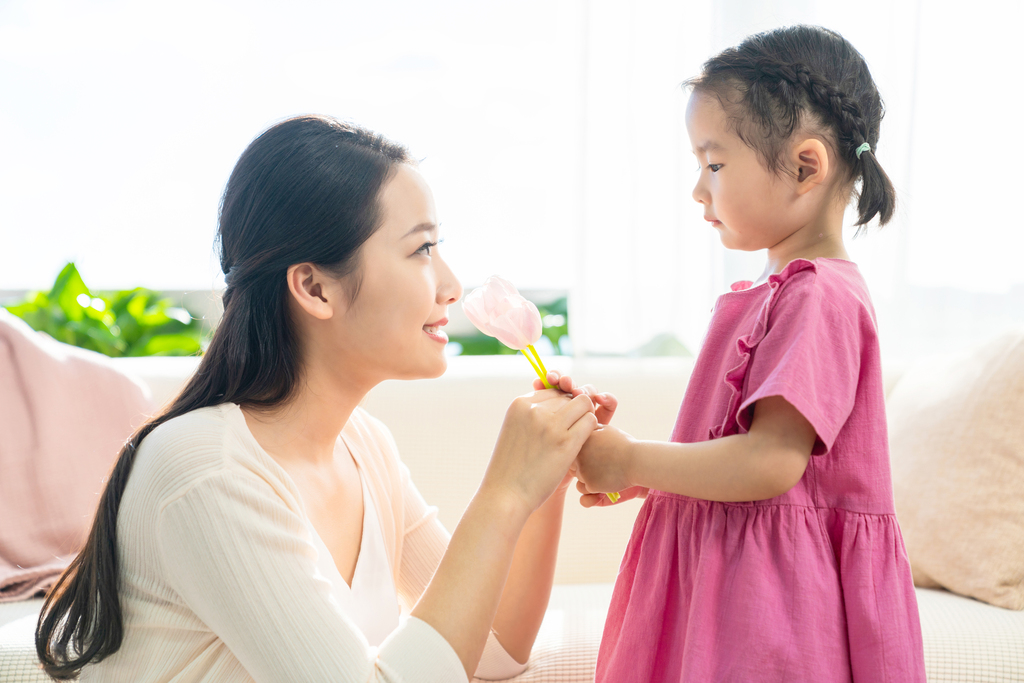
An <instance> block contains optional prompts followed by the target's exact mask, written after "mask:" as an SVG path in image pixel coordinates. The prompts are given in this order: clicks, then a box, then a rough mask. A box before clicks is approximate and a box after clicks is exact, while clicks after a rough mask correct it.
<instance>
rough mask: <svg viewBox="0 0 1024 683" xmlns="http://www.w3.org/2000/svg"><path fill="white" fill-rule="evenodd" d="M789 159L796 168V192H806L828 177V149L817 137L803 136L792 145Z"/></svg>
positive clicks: (822, 183)
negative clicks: (802, 138) (803, 137)
mask: <svg viewBox="0 0 1024 683" xmlns="http://www.w3.org/2000/svg"><path fill="white" fill-rule="evenodd" d="M790 161H791V162H792V164H793V165H794V167H795V168H796V188H795V189H796V193H797V194H800V195H802V194H806V193H808V192H810V191H811V190H813V189H814V188H815V187H818V186H819V185H822V186H823V185H824V184H825V181H826V180H827V179H828V177H829V171H830V168H829V163H828V150H826V149H825V144H824V143H823V142H822V141H821V140H819V139H818V138H805V139H804V140H801V141H800V142H797V143H796V145H794V146H793V150H792V152H791V155H790Z"/></svg>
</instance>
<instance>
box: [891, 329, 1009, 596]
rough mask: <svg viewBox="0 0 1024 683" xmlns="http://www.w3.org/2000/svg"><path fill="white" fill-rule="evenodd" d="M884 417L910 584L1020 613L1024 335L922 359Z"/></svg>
mask: <svg viewBox="0 0 1024 683" xmlns="http://www.w3.org/2000/svg"><path fill="white" fill-rule="evenodd" d="M887 412H888V418H889V444H890V447H891V451H892V476H893V491H894V494H895V497H896V515H897V517H898V518H899V522H900V526H901V527H902V529H903V538H904V540H905V542H906V544H907V552H908V553H909V554H910V564H911V568H912V570H913V574H914V583H915V584H917V585H918V586H922V587H926V588H937V587H943V588H947V589H949V590H951V591H953V592H955V593H960V594H961V595H967V596H970V597H973V598H977V599H978V600H984V601H985V602H988V603H991V604H993V605H997V606H1000V607H1006V608H1009V609H1016V610H1019V609H1024V418H1022V416H1024V331H1021V332H1012V333H1008V334H1005V335H1003V336H1001V337H999V338H997V339H994V340H992V341H990V342H988V343H987V344H984V345H982V346H979V347H978V348H976V349H973V350H970V351H967V352H964V353H961V354H957V355H950V356H937V357H931V358H925V359H922V360H921V361H919V362H918V363H916V364H915V365H914V366H912V367H911V368H910V369H908V370H907V372H906V374H904V375H903V377H902V378H901V379H900V381H899V383H898V384H897V385H896V387H895V388H894V389H893V391H892V394H891V395H890V396H889V400H888V406H887Z"/></svg>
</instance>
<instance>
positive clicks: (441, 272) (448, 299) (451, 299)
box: [434, 256, 462, 305]
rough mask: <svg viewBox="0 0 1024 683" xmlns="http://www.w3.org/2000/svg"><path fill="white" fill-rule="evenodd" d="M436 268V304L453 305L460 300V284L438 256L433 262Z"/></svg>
mask: <svg viewBox="0 0 1024 683" xmlns="http://www.w3.org/2000/svg"><path fill="white" fill-rule="evenodd" d="M434 264H435V267H436V268H437V303H439V304H446V305H449V304H453V303H455V302H456V301H458V300H459V299H461V298H462V283H461V282H459V279H458V278H457V277H455V273H453V272H452V269H451V268H449V267H448V264H447V263H446V262H445V260H444V259H442V258H441V257H440V256H437V257H436V259H435V261H434Z"/></svg>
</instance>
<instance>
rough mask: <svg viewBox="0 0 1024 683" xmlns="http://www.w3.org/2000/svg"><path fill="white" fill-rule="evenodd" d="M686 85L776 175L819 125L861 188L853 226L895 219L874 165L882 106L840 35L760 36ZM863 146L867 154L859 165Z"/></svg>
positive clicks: (819, 31) (792, 31)
mask: <svg viewBox="0 0 1024 683" xmlns="http://www.w3.org/2000/svg"><path fill="white" fill-rule="evenodd" d="M686 85H688V86H690V87H692V88H693V89H694V92H704V93H708V94H712V95H714V96H716V97H717V98H718V100H719V102H721V103H722V107H723V108H724V109H725V110H726V112H727V113H728V114H729V115H730V120H731V122H732V126H733V129H734V130H735V131H736V134H737V135H739V137H740V138H741V139H742V140H743V142H744V143H746V145H747V146H748V147H750V148H751V149H753V150H754V151H756V152H757V154H758V156H759V157H760V159H761V161H762V163H763V164H764V166H765V167H766V168H767V169H768V170H770V171H773V172H778V171H779V170H780V165H781V159H782V151H783V148H784V146H785V144H786V142H787V141H789V139H790V137H791V136H792V135H793V133H794V132H795V131H796V130H797V129H798V128H799V127H801V126H802V125H807V124H811V125H812V126H813V125H814V124H817V126H819V127H820V128H821V129H822V130H821V131H820V132H821V133H822V134H824V135H825V137H826V139H827V140H829V141H830V143H831V144H832V146H833V149H834V150H835V151H836V153H837V154H838V156H839V158H840V159H842V160H843V162H844V163H845V165H846V167H847V168H848V169H849V172H850V176H851V178H852V179H853V180H857V179H858V178H859V179H860V181H861V187H860V197H859V200H858V203H857V211H858V213H859V214H860V216H859V220H858V221H857V225H858V226H864V225H866V224H867V223H868V221H870V220H871V219H872V218H874V217H875V216H878V219H879V220H878V222H879V224H880V225H885V224H886V223H888V222H889V220H890V219H891V218H892V214H893V211H894V209H895V207H896V190H895V189H894V188H893V185H892V182H891V181H890V180H889V176H888V175H886V173H885V171H884V170H882V166H881V165H880V164H879V163H878V159H877V158H876V157H875V149H876V148H877V145H878V133H879V127H880V125H881V122H882V116H883V114H884V108H883V105H882V98H881V97H880V96H879V94H878V89H877V88H876V87H875V82H874V81H873V80H872V78H871V72H870V71H868V65H867V64H866V63H865V61H864V57H863V56H862V55H861V54H860V53H859V52H857V50H856V49H855V48H854V47H853V45H851V44H850V43H849V41H847V40H846V39H845V38H843V37H842V36H841V35H839V34H838V33H836V32H834V31H830V30H828V29H825V28H821V27H819V26H790V27H787V28H779V29H775V30H772V31H766V32H764V33H758V34H756V35H753V36H750V37H749V38H747V39H746V40H744V41H743V42H742V43H740V44H739V45H738V46H736V47H732V48H729V49H728V50H725V51H723V52H721V53H720V54H718V55H715V56H714V57H712V58H711V59H709V60H708V61H707V62H705V63H704V67H703V69H702V70H701V73H700V75H699V76H697V77H696V78H693V79H691V80H689V81H687V82H686ZM737 95H738V97H737ZM865 142H866V143H868V144H869V145H871V149H870V150H868V151H863V152H862V153H861V155H860V158H859V159H858V157H857V153H856V152H857V149H858V148H859V147H860V146H861V145H863V144H864V143H865Z"/></svg>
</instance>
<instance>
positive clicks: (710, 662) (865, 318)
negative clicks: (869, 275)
mask: <svg viewBox="0 0 1024 683" xmlns="http://www.w3.org/2000/svg"><path fill="white" fill-rule="evenodd" d="M733 290H734V291H732V292H728V293H726V294H724V295H722V296H721V297H720V298H719V299H718V302H717V303H716V304H715V308H714V314H713V316H712V320H711V325H710V327H709V329H708V332H707V336H706V337H705V339H704V343H703V347H702V349H701V353H700V356H699V357H698V358H697V362H696V365H695V367H694V370H693V375H692V377H691V378H690V382H689V386H688V387H687V389H686V395H685V397H684V398H683V404H682V407H681V408H680V411H679V417H678V420H677V422H676V425H675V429H674V430H673V432H672V441H675V442H682V443H692V442H698V441H706V440H709V439H716V438H720V437H724V436H729V435H732V434H742V433H745V432H746V431H747V429H748V428H749V427H750V422H751V416H752V413H753V404H754V402H755V401H757V400H758V399H760V398H765V397H768V396H782V397H783V398H785V399H786V400H787V401H788V402H789V403H791V404H792V405H793V406H795V407H796V408H797V409H798V410H799V411H800V413H801V414H802V415H803V416H804V417H806V418H807V420H808V421H809V422H810V423H811V425H812V426H813V427H814V429H815V431H816V432H817V437H818V438H817V440H816V443H815V445H814V450H813V457H811V459H810V463H809V464H808V466H807V470H806V472H805V473H804V476H803V478H802V479H801V480H800V482H799V483H798V484H797V485H796V486H795V487H793V488H792V489H791V490H789V491H788V492H786V493H784V494H783V495H781V496H778V497H777V498H773V499H771V500H762V501H756V502H748V503H718V502H711V501H707V500H700V499H696V498H689V497H687V496H681V495H677V494H673V493H666V492H663V491H655V490H652V491H651V492H650V494H649V495H648V497H647V500H646V501H645V502H644V505H643V507H642V508H641V510H640V514H639V515H638V517H637V520H636V524H635V525H634V527H633V535H632V538H631V539H630V541H629V545H628V547H627V548H626V554H625V557H623V559H622V565H621V566H620V568H619V575H618V578H617V580H616V582H615V590H614V593H613V595H612V601H611V606H610V609H609V611H608V619H607V622H606V623H605V629H604V636H603V638H602V641H601V648H600V651H599V654H598V660H597V681H598V682H599V683H600V682H607V683H622V682H624V681H693V682H695V683H696V682H700V683H710V682H712V681H723V682H724V681H743V682H748V681H757V682H768V681H772V682H776V681H777V682H779V683H784V682H785V683H789V682H796V681H799V682H801V683H808V682H812V681H821V682H822V683H825V682H827V683H843V682H844V681H857V682H858V683H883V682H886V681H892V682H894V683H895V682H899V683H908V682H921V683H923V682H924V681H925V670H924V652H923V649H922V643H921V626H920V622H919V617H918V610H917V599H916V596H915V594H914V586H913V583H912V581H911V576H910V564H909V562H908V559H907V552H906V548H905V547H904V544H903V537H902V535H901V534H900V527H899V524H897V522H896V516H895V510H894V506H893V494H892V481H891V475H890V467H889V449H888V441H887V436H886V425H885V406H884V403H883V400H884V397H883V392H882V373H881V368H880V361H879V350H878V337H877V333H876V326H875V317H874V311H873V308H872V306H871V301H870V298H869V296H868V290H867V286H866V285H865V283H864V280H863V278H862V277H861V275H860V272H859V270H858V269H857V266H856V265H855V264H854V263H852V262H850V261H844V260H839V259H816V260H814V261H807V260H804V259H798V260H795V261H793V262H791V263H790V264H789V265H787V266H786V268H785V269H784V270H783V271H782V272H781V273H779V274H777V275H772V276H771V277H770V278H769V279H768V281H767V282H766V283H764V284H762V285H759V286H757V287H750V283H749V282H745V283H737V284H736V285H733Z"/></svg>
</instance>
